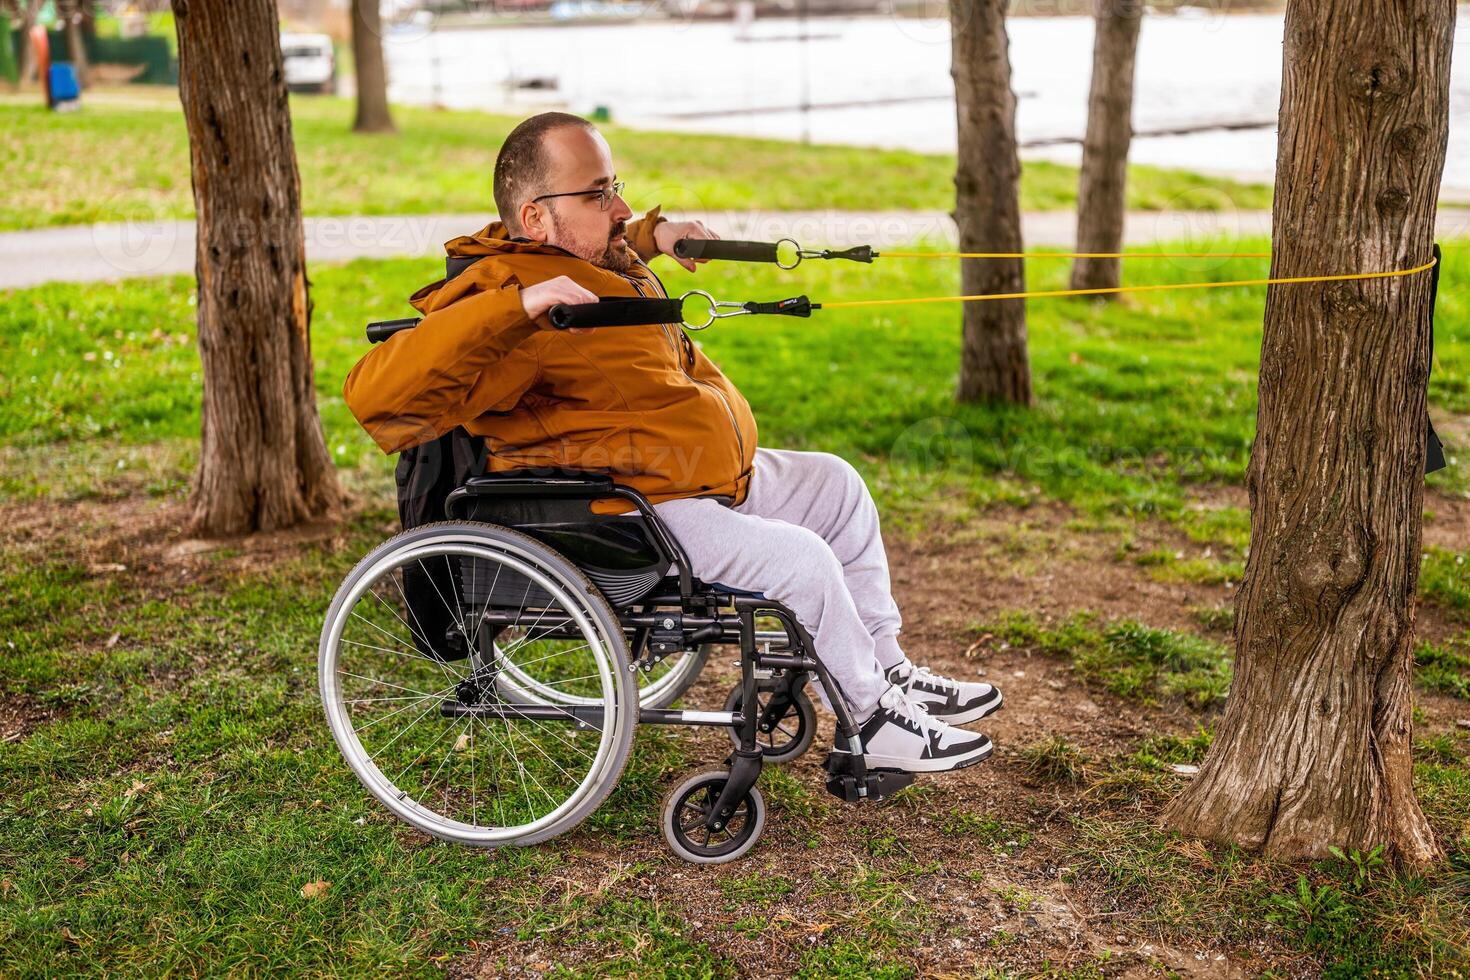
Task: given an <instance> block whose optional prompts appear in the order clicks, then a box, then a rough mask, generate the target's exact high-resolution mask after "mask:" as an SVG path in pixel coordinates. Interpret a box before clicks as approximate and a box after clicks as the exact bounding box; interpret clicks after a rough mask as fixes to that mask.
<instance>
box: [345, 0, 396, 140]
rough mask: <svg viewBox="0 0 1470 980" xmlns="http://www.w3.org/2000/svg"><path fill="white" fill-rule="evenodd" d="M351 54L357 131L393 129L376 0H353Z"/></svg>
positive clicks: (381, 27) (384, 131)
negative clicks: (355, 73) (354, 71)
mask: <svg viewBox="0 0 1470 980" xmlns="http://www.w3.org/2000/svg"><path fill="white" fill-rule="evenodd" d="M352 57H353V60H354V61H355V62H356V64H357V118H356V119H355V120H354V121H353V123H352V129H353V131H354V132H358V133H391V132H394V131H395V130H394V126H393V117H392V115H390V114H389V111H388V73H387V70H386V69H385V68H384V66H383V24H382V15H381V12H380V11H379V9H378V0H352Z"/></svg>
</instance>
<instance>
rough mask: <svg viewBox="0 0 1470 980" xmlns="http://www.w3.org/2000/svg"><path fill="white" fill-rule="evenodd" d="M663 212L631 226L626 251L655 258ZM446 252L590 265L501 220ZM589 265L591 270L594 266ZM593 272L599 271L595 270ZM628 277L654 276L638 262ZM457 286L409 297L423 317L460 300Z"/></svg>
mask: <svg viewBox="0 0 1470 980" xmlns="http://www.w3.org/2000/svg"><path fill="white" fill-rule="evenodd" d="M662 210H663V208H662V206H659V207H655V208H653V209H652V210H651V211H649V212H648V213H647V214H645V215H643V216H642V217H640V218H634V219H632V220H631V221H629V222H628V238H627V244H626V245H625V246H624V247H625V248H627V249H628V250H629V251H630V252H632V253H633V255H634V256H635V257H637V256H640V255H650V256H651V255H653V254H654V253H655V252H656V251H657V246H656V245H655V244H654V240H653V229H654V228H656V227H657V226H658V225H659V224H660V223H661V222H664V221H667V220H668V219H667V218H665V217H662V216H661V215H660V213H659V212H660V211H662ZM444 252H445V256H446V257H447V258H451V259H480V258H485V257H487V256H492V255H493V256H502V257H510V256H523V255H524V256H532V255H541V256H546V257H548V258H550V259H553V260H560V261H563V262H567V261H570V262H583V263H586V260H585V259H582V258H580V257H579V256H576V255H573V254H572V253H571V252H568V251H567V250H566V249H564V248H561V247H559V246H556V245H547V244H545V243H543V242H533V241H530V240H529V239H524V238H520V239H518V238H515V237H514V236H512V235H511V233H510V230H509V229H508V228H506V227H505V222H503V221H501V220H500V219H498V218H497V219H496V220H494V221H492V222H490V223H489V224H488V225H486V226H485V227H484V228H481V229H480V230H479V231H477V232H475V233H474V234H473V235H461V236H459V237H458V238H452V239H450V240H449V241H447V242H445V243H444ZM522 261H524V260H522ZM586 264H587V265H588V266H591V263H586ZM592 268H596V267H595V266H592ZM628 275H630V276H636V277H638V278H647V277H648V276H649V275H651V273H650V272H649V271H648V267H647V266H646V265H645V264H644V263H643V262H642V261H638V262H635V263H634V264H633V266H632V267H631V268H630V269H629V270H628ZM455 282H457V280H456V281H451V280H450V279H448V278H445V279H440V280H439V281H438V282H432V283H430V284H429V285H427V286H425V287H423V288H422V289H420V290H419V291H418V292H416V293H414V294H413V295H412V296H411V297H409V303H411V304H412V305H413V306H414V308H415V309H417V310H419V312H421V313H422V312H427V311H428V310H430V309H436V308H438V307H439V306H441V305H442V302H441V301H443V302H452V301H453V300H454V299H457V298H458V297H459V293H460V292H461V290H456V289H454V288H453V286H454V284H455ZM441 292H443V293H444V294H445V295H444V296H442V297H441V296H440V295H439V294H440V293H441Z"/></svg>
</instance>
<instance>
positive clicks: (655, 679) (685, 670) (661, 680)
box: [496, 631, 711, 708]
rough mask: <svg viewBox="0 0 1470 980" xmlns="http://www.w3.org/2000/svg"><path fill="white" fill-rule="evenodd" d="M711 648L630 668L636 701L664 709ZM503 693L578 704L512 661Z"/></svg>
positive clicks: (509, 638) (511, 636) (508, 637)
mask: <svg viewBox="0 0 1470 980" xmlns="http://www.w3.org/2000/svg"><path fill="white" fill-rule="evenodd" d="M515 636H516V632H515V631H507V632H506V634H505V635H503V636H501V637H498V638H497V640H496V648H497V649H498V648H499V646H500V645H501V644H502V643H505V642H514V640H515ZM710 650H711V647H710V645H709V644H701V645H700V646H697V647H695V648H694V649H692V650H684V651H682V652H680V653H678V654H675V655H674V656H671V657H667V658H665V659H664V660H662V661H660V662H659V663H658V664H657V665H656V666H655V667H654V668H653V670H651V671H648V672H646V673H645V672H644V671H641V670H638V669H636V665H635V667H634V669H633V677H634V679H635V683H637V684H638V704H639V706H640V707H644V708H667V707H668V706H669V705H671V704H673V703H674V702H675V701H677V700H679V698H680V697H682V696H683V695H684V692H685V691H687V690H689V688H690V687H692V686H693V685H694V682H695V681H697V680H699V672H700V671H702V670H703V669H704V665H705V662H706V661H708V660H709V656H710ZM501 684H502V692H503V696H504V697H505V698H506V700H508V701H520V702H522V703H524V704H577V703H579V702H578V699H577V698H576V696H575V695H569V694H567V693H565V692H562V691H558V690H555V689H553V688H549V687H547V686H546V685H544V684H538V683H537V682H536V679H535V678H534V677H531V676H528V675H527V674H526V673H525V672H524V671H522V670H520V669H519V668H518V667H516V665H515V664H513V663H507V664H504V665H503V667H502V672H501Z"/></svg>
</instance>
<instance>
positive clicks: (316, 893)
mask: <svg viewBox="0 0 1470 980" xmlns="http://www.w3.org/2000/svg"><path fill="white" fill-rule="evenodd" d="M331 887H332V883H331V882H330V881H308V882H307V883H306V884H304V885H302V886H301V897H302V898H321V897H322V896H323V895H325V894H326V893H327V889H328V888H331Z"/></svg>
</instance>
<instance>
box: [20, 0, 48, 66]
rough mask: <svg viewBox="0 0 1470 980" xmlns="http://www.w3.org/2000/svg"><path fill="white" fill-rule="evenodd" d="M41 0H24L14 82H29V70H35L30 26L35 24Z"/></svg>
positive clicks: (34, 54) (34, 53) (34, 55)
mask: <svg viewBox="0 0 1470 980" xmlns="http://www.w3.org/2000/svg"><path fill="white" fill-rule="evenodd" d="M42 2H43V0H26V3H25V7H24V8H23V9H22V11H21V16H20V50H19V51H18V52H16V58H15V68H16V75H15V79H16V81H15V84H16V86H17V87H19V86H22V85H26V84H29V82H30V80H31V77H30V76H31V72H33V71H35V70H36V52H35V49H34V48H33V47H32V46H31V28H32V27H34V26H35V25H36V16H37V15H38V14H40V12H41V4H42Z"/></svg>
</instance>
